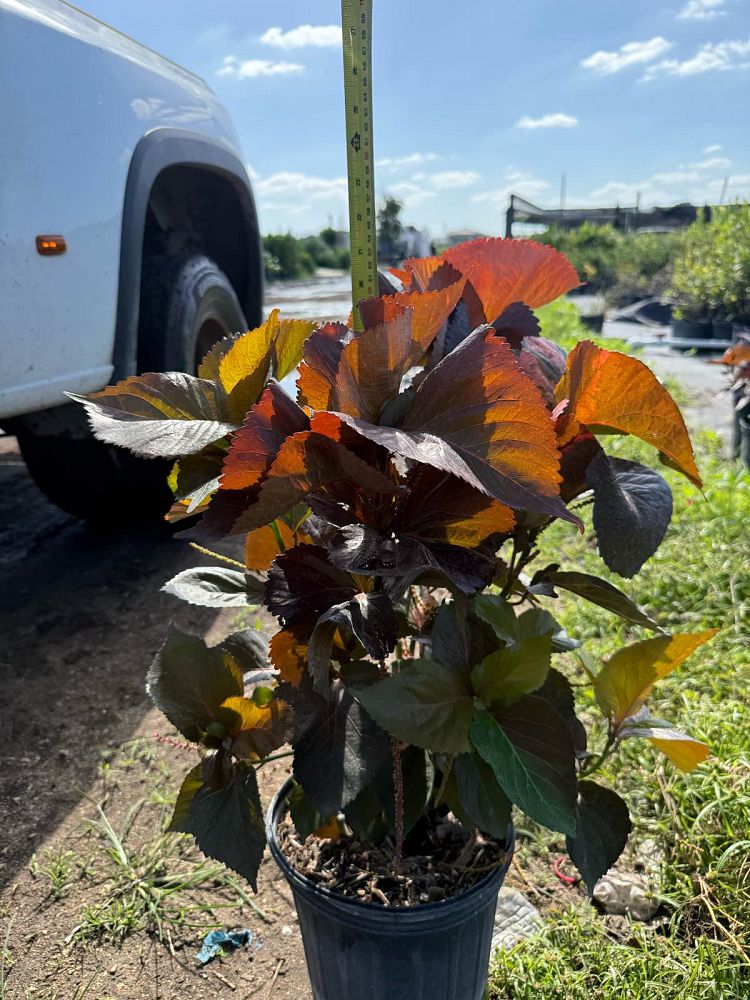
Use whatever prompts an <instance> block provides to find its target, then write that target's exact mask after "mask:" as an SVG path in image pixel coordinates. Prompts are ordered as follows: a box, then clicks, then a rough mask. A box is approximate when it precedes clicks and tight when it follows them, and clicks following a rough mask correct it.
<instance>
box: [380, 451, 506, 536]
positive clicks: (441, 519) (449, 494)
mask: <svg viewBox="0 0 750 1000" xmlns="http://www.w3.org/2000/svg"><path fill="white" fill-rule="evenodd" d="M394 523H395V525H396V527H395V529H394V530H396V531H399V530H402V531H408V532H409V533H410V534H413V535H417V536H419V538H421V539H422V540H424V541H434V542H447V543H449V544H451V545H460V546H464V547H465V548H476V547H477V546H478V545H481V543H482V542H484V541H486V539H487V538H489V536H490V535H495V534H504V533H505V532H506V531H511V530H512V528H513V525H514V524H515V516H514V514H513V511H512V510H511V509H510V507H505V506H504V505H503V504H501V503H498V502H497V500H491V499H490V498H489V497H487V496H486V495H485V494H484V493H480V492H479V490H475V489H473V488H472V487H471V486H469V484H468V483H466V482H464V481H463V479H459V478H458V477H457V476H451V475H450V474H448V473H446V472H442V471H440V470H439V469H434V468H433V467H432V466H429V465H420V466H418V467H417V468H416V469H414V470H413V471H412V472H411V473H410V474H409V476H408V480H407V489H406V492H405V493H404V495H403V496H402V497H401V498H399V499H398V500H397V503H396V512H395V518H394Z"/></svg>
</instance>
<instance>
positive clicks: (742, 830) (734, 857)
mask: <svg viewBox="0 0 750 1000" xmlns="http://www.w3.org/2000/svg"><path fill="white" fill-rule="evenodd" d="M606 447H607V450H608V451H610V452H612V453H616V454H619V455H621V456H622V457H628V458H636V459H640V460H643V461H644V462H645V463H646V464H654V459H655V456H654V454H653V452H651V453H649V449H647V448H646V447H645V446H642V445H640V444H639V443H637V442H632V441H630V440H628V439H617V438H612V439H609V440H608V441H607V442H606ZM697 450H698V458H699V466H700V467H701V471H702V473H703V476H704V481H705V493H704V496H703V497H702V496H701V495H700V494H699V493H698V492H697V491H696V490H695V489H693V488H692V487H690V486H689V485H687V484H686V483H685V481H684V480H683V479H682V478H681V477H679V476H678V475H677V474H675V473H672V472H671V471H669V470H663V471H664V474H665V476H666V478H667V479H668V480H669V482H670V485H671V486H672V489H673V492H674V496H675V515H674V518H673V522H672V525H671V527H670V530H669V532H668V535H667V538H666V539H665V542H664V543H663V545H662V547H661V549H660V550H659V552H658V553H657V554H656V555H655V556H654V557H653V558H652V559H651V560H650V561H649V562H648V563H647V564H646V566H645V567H644V568H643V570H642V571H641V573H640V574H639V576H638V577H636V578H635V579H633V580H631V581H623V580H621V579H618V578H617V577H615V576H614V575H613V574H610V573H608V572H607V571H606V569H605V568H604V566H603V564H602V562H601V560H600V559H599V557H598V555H597V554H596V551H595V546H593V545H592V544H591V542H590V541H589V542H587V541H585V540H583V539H581V538H580V537H578V536H576V535H575V534H574V533H573V532H571V531H569V530H568V529H567V527H566V526H564V525H561V524H557V525H555V526H554V527H553V529H552V530H550V531H549V532H548V533H547V536H546V537H545V544H544V549H545V553H546V554H547V555H548V556H549V561H552V560H553V559H554V561H559V562H560V564H561V566H562V567H563V568H565V567H566V566H567V567H575V568H577V569H578V568H580V569H582V570H584V571H586V572H590V573H595V574H597V575H600V576H603V577H605V578H607V579H610V580H611V582H613V583H614V584H616V585H617V586H619V587H620V588H621V589H623V590H625V591H626V592H627V593H628V594H629V595H630V596H631V597H632V598H633V599H634V600H636V601H637V602H638V603H640V604H641V605H642V606H644V607H646V608H648V609H649V610H650V611H651V612H652V614H653V615H655V616H656V618H657V620H658V621H659V623H660V624H661V625H662V626H663V627H664V628H666V629H668V630H670V631H674V632H678V631H698V630H700V629H703V628H708V627H711V626H721V627H722V631H721V633H720V634H719V635H718V636H717V637H716V638H715V639H714V640H713V641H712V642H711V644H710V645H709V646H707V647H705V651H701V652H699V653H698V654H696V655H695V656H694V657H693V659H692V660H690V661H688V663H687V665H685V666H683V667H682V668H681V669H680V670H679V671H677V672H676V674H674V675H672V676H671V677H669V678H667V679H665V680H664V681H662V682H660V685H659V686H658V688H657V689H656V691H655V692H654V694H653V695H652V698H651V699H650V705H651V707H652V710H653V711H654V714H656V715H658V716H660V717H662V718H667V719H670V720H673V721H675V722H677V723H679V724H681V725H683V726H684V727H685V728H686V729H687V730H688V731H689V732H690V733H691V734H692V735H694V736H696V737H698V738H699V739H703V740H705V741H706V742H708V743H709V744H710V745H711V746H712V748H713V756H712V758H710V759H709V761H707V762H706V763H705V764H703V765H701V766H700V767H699V768H698V770H696V771H695V772H693V773H692V774H690V775H683V774H681V773H679V772H676V771H675V770H674V769H673V768H672V767H671V766H670V765H669V764H668V763H666V762H665V761H664V759H663V758H659V756H658V755H657V754H656V753H655V752H654V751H652V750H651V749H650V748H649V747H647V746H646V745H645V744H643V743H641V742H640V741H637V740H630V741H627V742H626V743H624V744H623V746H622V748H621V752H620V753H619V754H618V755H617V756H615V757H614V758H612V759H611V761H610V762H609V763H608V765H607V766H606V769H605V771H604V773H603V780H604V782H605V783H607V784H609V785H611V786H612V787H616V788H617V789H618V791H620V792H621V793H622V794H623V795H624V797H625V798H626V799H627V800H628V802H629V805H630V807H631V812H632V814H633V816H634V821H635V827H636V830H635V833H634V835H633V836H634V839H636V840H642V839H644V838H646V837H649V838H654V839H656V840H657V842H658V843H659V844H660V846H661V847H662V848H663V849H664V851H665V852H666V858H667V863H666V866H665V871H664V876H663V885H662V887H661V891H662V893H663V895H664V898H665V907H664V909H665V912H666V915H667V918H668V919H667V923H666V925H664V926H661V927H660V928H659V929H658V931H657V930H653V929H650V928H648V927H644V926H639V925H632V926H631V927H630V929H629V931H628V933H627V935H626V940H624V941H623V940H618V939H616V938H614V937H612V936H610V934H609V933H608V931H607V928H606V926H605V924H604V922H603V921H602V920H601V918H599V917H598V916H596V914H595V912H594V911H593V910H592V909H591V908H590V907H588V906H585V907H583V908H582V909H580V910H579V909H572V910H568V911H563V912H560V913H556V914H555V913H552V914H550V915H548V919H547V921H546V924H545V930H544V931H543V933H541V934H540V935H538V936H536V937H534V938H532V939H529V940H528V941H526V942H523V943H522V944H520V945H518V946H517V947H516V948H514V949H513V950H511V951H509V952H505V953H498V955H497V956H496V959H495V961H494V965H493V968H492V973H491V977H490V984H489V994H488V995H489V997H490V998H491V1000H526V998H531V997H533V998H534V1000H553V998H554V1000H578V998H581V1000H583V998H584V997H585V998H586V1000H593V998H595V1000H614V998H620V997H622V996H624V995H627V996H628V998H629V1000H713V998H717V1000H718V998H721V1000H746V998H747V997H748V995H749V994H750V987H748V983H749V982H750V706H749V704H748V691H750V642H749V641H748V640H749V639H750V559H748V526H750V476H748V474H747V473H746V472H744V471H743V470H742V469H741V468H740V467H739V466H737V465H734V464H731V463H729V462H727V461H726V459H724V458H722V457H721V454H720V450H719V446H718V442H717V440H716V438H715V437H712V436H710V435H705V436H703V437H702V438H701V439H700V441H699V442H698V449H697ZM584 516H585V517H586V516H589V514H588V510H587V509H586V510H584ZM589 537H590V536H589ZM542 558H544V556H542ZM547 606H550V607H552V608H553V610H554V613H555V614H556V616H557V617H558V618H559V620H560V622H561V623H562V624H563V625H564V626H565V627H566V628H567V629H568V631H569V632H571V634H573V635H576V636H577V637H578V638H581V639H583V640H584V641H585V648H586V649H587V651H588V652H589V654H590V655H593V657H594V660H595V661H599V662H601V659H602V658H603V657H606V656H607V655H608V654H610V653H611V652H613V651H614V650H615V649H616V648H618V647H619V646H620V645H622V644H623V643H626V642H629V641H634V640H636V639H638V638H643V637H644V635H643V633H642V632H641V631H640V630H639V629H637V628H635V627H632V626H628V625H624V624H622V623H620V622H619V621H618V619H616V618H614V617H613V616H611V615H608V614H607V613H606V612H602V611H600V609H598V608H595V607H593V606H592V605H588V604H586V603H585V602H583V601H580V600H577V599H576V598H573V597H572V596H571V597H570V598H569V599H567V598H564V599H561V600H560V601H559V602H555V603H554V604H552V605H549V604H548V605H547ZM577 680H578V681H579V682H581V683H582V682H583V679H582V678H581V676H580V674H578V677H577ZM581 694H582V698H583V704H584V705H585V703H586V699H587V698H588V697H589V696H588V694H587V691H586V689H585V688H581ZM584 710H585V709H584ZM530 833H531V834H532V838H531V839H527V840H526V841H525V843H524V845H523V846H522V852H523V851H526V852H527V853H531V854H533V853H536V854H544V853H545V852H546V851H548V850H555V851H559V852H560V853H562V850H561V845H560V844H559V843H557V844H551V843H550V841H549V840H548V839H545V837H544V836H543V835H540V834H539V833H538V831H535V830H531V831H530Z"/></svg>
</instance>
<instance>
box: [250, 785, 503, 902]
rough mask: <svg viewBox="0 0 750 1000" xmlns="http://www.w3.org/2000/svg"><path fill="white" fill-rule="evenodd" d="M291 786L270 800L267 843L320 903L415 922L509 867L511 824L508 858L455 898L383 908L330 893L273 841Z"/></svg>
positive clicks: (487, 885) (284, 869)
mask: <svg viewBox="0 0 750 1000" xmlns="http://www.w3.org/2000/svg"><path fill="white" fill-rule="evenodd" d="M293 783H294V777H293V776H292V775H290V776H289V777H288V778H287V779H286V780H285V781H284V783H283V784H282V786H281V787H280V788H279V790H278V791H277V792H276V794H275V795H274V797H273V799H272V800H271V804H270V805H269V807H268V810H267V811H266V839H267V841H268V847H269V850H270V852H271V856H272V857H273V859H274V861H275V862H276V864H277V865H278V866H279V868H281V870H282V872H283V873H284V875H285V876H286V877H287V879H288V880H289V881H290V882H292V883H297V884H298V885H299V886H300V888H302V889H303V890H304V891H305V892H307V893H312V894H313V896H317V897H318V898H319V899H320V900H329V901H331V902H335V903H336V904H338V905H342V906H350V907H352V908H353V909H355V910H359V911H360V912H362V911H364V912H370V913H378V914H388V913H390V914H393V915H400V916H405V915H407V914H408V915H410V916H412V917H414V918H417V917H418V916H419V915H420V914H428V913H434V912H436V911H437V910H445V908H446V907H447V906H449V905H450V904H451V903H454V904H456V903H462V902H463V901H464V900H466V899H469V898H470V897H471V896H473V895H479V894H480V893H482V892H483V891H486V890H487V889H489V888H490V887H491V886H492V885H493V883H494V882H496V881H498V880H499V879H504V878H505V874H506V873H507V870H508V868H509V867H510V862H511V858H512V857H513V852H514V850H515V844H516V837H515V827H514V826H513V821H512V820H511V822H510V823H509V824H508V833H507V836H506V844H507V848H506V855H507V857H506V861H505V863H504V864H502V865H498V866H497V868H496V869H495V870H494V871H491V872H489V873H488V874H487V875H485V877H484V878H483V879H480V881H479V882H476V883H475V884H474V885H473V886H471V888H469V889H464V890H462V891H461V892H459V893H456V895H455V896H449V897H448V898H447V899H441V900H438V901H436V902H434V903H419V904H418V905H417V906H383V905H382V904H380V903H370V902H365V901H363V900H361V899H352V897H351V896H343V895H341V894H340V893H338V892H332V891H331V890H330V889H327V888H325V887H324V886H320V885H318V884H317V883H316V882H313V880H312V879H310V878H308V877H307V876H306V875H303V874H301V873H300V872H299V871H298V870H297V869H296V868H295V867H294V865H292V864H291V863H290V862H289V860H288V858H287V857H286V856H285V855H284V853H283V851H282V850H281V847H280V845H279V842H278V839H277V837H276V827H277V825H278V822H279V820H280V819H281V817H282V810H283V811H284V812H285V811H286V806H287V802H286V799H287V796H288V795H289V793H290V791H291V790H292V786H293Z"/></svg>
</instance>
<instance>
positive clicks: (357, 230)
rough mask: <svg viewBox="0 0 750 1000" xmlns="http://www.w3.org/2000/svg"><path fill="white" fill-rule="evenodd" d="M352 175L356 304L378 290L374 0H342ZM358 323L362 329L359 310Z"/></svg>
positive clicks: (351, 229) (351, 233)
mask: <svg viewBox="0 0 750 1000" xmlns="http://www.w3.org/2000/svg"><path fill="white" fill-rule="evenodd" d="M341 28H342V34H343V41H344V97H345V101H346V165H347V173H348V178H349V244H350V247H351V260H352V265H351V266H352V306H353V307H354V306H355V304H356V303H357V302H359V301H360V300H361V299H368V298H372V296H374V295H377V294H378V245H377V209H376V205H375V163H374V156H373V141H372V0H341ZM354 325H355V327H357V328H361V322H360V317H359V310H357V309H356V308H354Z"/></svg>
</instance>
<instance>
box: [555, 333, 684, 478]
mask: <svg viewBox="0 0 750 1000" xmlns="http://www.w3.org/2000/svg"><path fill="white" fill-rule="evenodd" d="M555 399H556V401H557V402H558V403H562V402H563V401H564V400H566V399H567V400H568V405H567V407H566V409H565V410H564V411H563V413H562V416H561V417H560V418H559V420H558V425H557V431H558V441H559V443H560V445H561V446H564V445H566V444H567V443H568V442H569V441H572V440H573V438H575V437H576V436H577V435H578V434H579V433H580V431H581V429H582V427H585V428H588V429H589V430H590V431H593V432H594V433H596V432H597V431H599V432H602V431H604V432H606V431H619V432H620V433H623V434H632V435H633V436H634V437H639V438H640V439H641V440H642V441H645V442H646V443H647V444H650V445H653V446H654V447H655V448H658V449H659V451H660V452H662V453H663V455H665V456H666V457H667V458H668V459H669V462H670V464H672V465H674V466H675V468H677V469H679V471H680V472H682V473H683V474H684V475H685V476H687V478H688V479H689V480H690V481H691V482H692V483H695V485H696V486H698V487H700V486H701V485H702V483H701V477H700V473H699V472H698V469H697V467H696V464H695V458H694V457H693V448H692V445H691V444H690V437H689V436H688V432H687V428H686V427H685V421H684V420H683V419H682V414H681V413H680V411H679V409H678V407H677V404H676V403H675V401H674V400H673V399H672V397H671V396H670V395H669V393H668V392H667V390H666V389H665V388H664V386H663V385H662V384H661V383H660V382H659V381H658V379H657V378H656V376H655V375H654V373H653V372H652V371H651V370H650V368H647V367H646V365H644V364H643V362H642V361H639V360H638V359H637V358H632V357H630V356H629V355H627V354H620V353H619V352H617V351H606V350H604V349H603V348H601V347H597V346H596V345H595V344H594V343H592V341H590V340H583V341H581V342H580V343H578V344H576V346H575V348H574V349H573V350H572V351H571V353H570V354H569V355H568V364H567V368H566V370H565V374H564V375H563V377H562V379H561V380H560V382H559V383H558V385H557V388H556V390H555Z"/></svg>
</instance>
